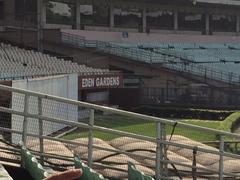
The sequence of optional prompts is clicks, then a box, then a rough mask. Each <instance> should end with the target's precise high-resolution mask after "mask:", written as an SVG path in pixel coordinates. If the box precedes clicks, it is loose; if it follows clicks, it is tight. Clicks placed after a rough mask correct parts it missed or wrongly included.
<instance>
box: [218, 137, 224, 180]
mask: <svg viewBox="0 0 240 180" xmlns="http://www.w3.org/2000/svg"><path fill="white" fill-rule="evenodd" d="M219 152H220V159H219V180H223V176H224V169H223V168H224V167H223V155H222V153H223V152H224V136H223V135H221V136H220V147H219Z"/></svg>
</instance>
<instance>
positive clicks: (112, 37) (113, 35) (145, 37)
mask: <svg viewBox="0 0 240 180" xmlns="http://www.w3.org/2000/svg"><path fill="white" fill-rule="evenodd" d="M61 31H62V32H66V33H70V34H76V35H80V36H84V37H86V39H89V40H100V41H115V42H135V43H136V42H145V43H147V42H179V43H184V42H186V43H195V42H198V43H201V42H206V43H226V42H232V43H234V42H238V43H239V42H240V36H223V35H222V34H220V35H212V36H207V35H197V34H196V35H187V34H165V33H162V34H158V33H150V34H146V33H133V32H129V33H128V34H129V35H128V38H123V37H122V32H103V31H83V30H72V29H62V30H61ZM231 35H233V34H231Z"/></svg>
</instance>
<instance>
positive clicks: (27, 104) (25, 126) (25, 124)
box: [21, 94, 29, 168]
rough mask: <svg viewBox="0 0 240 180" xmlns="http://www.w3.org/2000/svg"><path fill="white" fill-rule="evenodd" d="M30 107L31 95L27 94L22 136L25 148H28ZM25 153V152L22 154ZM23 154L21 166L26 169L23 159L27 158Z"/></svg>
mask: <svg viewBox="0 0 240 180" xmlns="http://www.w3.org/2000/svg"><path fill="white" fill-rule="evenodd" d="M28 107H29V95H28V94H25V98H24V111H23V113H24V119H23V134H22V145H23V146H24V147H27V113H28ZM22 153H23V152H22ZM22 153H21V159H22V161H21V162H22V163H21V166H22V167H23V168H25V163H24V161H23V159H24V158H25V157H24V155H23V154H22Z"/></svg>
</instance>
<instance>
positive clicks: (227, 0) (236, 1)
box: [192, 0, 240, 6]
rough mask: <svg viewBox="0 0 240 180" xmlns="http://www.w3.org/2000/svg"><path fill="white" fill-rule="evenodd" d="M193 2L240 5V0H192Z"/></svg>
mask: <svg viewBox="0 0 240 180" xmlns="http://www.w3.org/2000/svg"><path fill="white" fill-rule="evenodd" d="M192 1H193V4H195V3H196V4H197V3H208V4H223V5H231V6H232V5H234V6H240V0H192Z"/></svg>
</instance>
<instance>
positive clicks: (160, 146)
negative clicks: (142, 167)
mask: <svg viewBox="0 0 240 180" xmlns="http://www.w3.org/2000/svg"><path fill="white" fill-rule="evenodd" d="M0 90H2V91H9V92H12V93H19V94H23V95H25V101H24V111H23V112H20V111H16V110H13V109H12V108H6V107H2V106H1V107H0V112H5V113H10V114H12V115H18V116H22V117H24V121H23V128H22V130H21V131H18V130H13V129H11V128H9V129H8V128H4V127H0V131H1V132H10V133H16V134H20V135H22V141H23V145H24V146H27V142H26V139H27V137H28V136H31V137H35V138H38V139H39V140H40V151H39V152H35V154H37V155H39V156H40V160H41V163H44V158H45V157H54V158H57V159H62V160H66V161H70V162H72V161H73V157H72V158H69V157H65V156H62V155H50V154H46V153H45V152H44V146H43V139H48V140H54V141H59V142H63V143H66V144H75V145H82V146H84V144H82V143H81V142H74V141H70V140H64V139H60V138H57V137H50V136H46V135H43V126H42V121H43V120H44V121H50V122H55V123H61V124H65V125H69V126H72V127H80V128H85V129H87V130H88V145H87V146H88V165H89V166H90V167H91V166H92V165H93V164H94V162H93V159H92V158H93V157H92V155H93V154H92V153H93V148H96V149H100V150H105V151H110V152H117V153H123V154H126V155H128V154H131V153H130V152H125V151H121V150H113V149H109V148H105V147H100V146H96V145H93V137H94V133H93V131H95V130H96V131H100V132H104V133H111V134H116V135H120V136H126V137H131V138H136V139H139V140H145V141H149V142H154V143H156V144H157V147H156V158H152V157H146V156H142V158H146V159H152V160H153V159H154V160H155V161H156V165H155V168H156V174H155V178H156V179H168V175H167V171H166V169H164V167H166V166H165V165H166V164H173V163H174V164H176V165H181V166H186V167H190V168H192V169H193V172H195V171H196V166H195V165H196V162H193V165H192V166H189V165H186V164H181V163H179V162H174V161H170V160H169V159H167V158H166V157H167V155H166V146H176V147H181V148H184V149H190V150H195V151H198V152H205V153H209V154H213V155H218V156H219V157H220V158H219V172H215V173H217V174H218V176H219V179H220V180H223V179H224V177H225V176H231V177H240V175H239V174H234V173H228V172H224V163H223V160H224V158H225V157H231V158H235V159H238V160H240V155H237V154H232V153H228V152H225V151H224V142H225V137H231V138H240V135H239V134H233V133H230V132H224V131H220V130H213V129H210V128H205V127H200V126H196V125H189V124H185V123H182V122H177V125H178V127H182V128H187V129H191V130H196V131H201V132H202V133H212V134H215V135H218V136H219V137H220V149H219V151H214V150H210V149H205V148H202V147H192V146H190V145H185V144H179V143H177V142H172V141H170V140H166V125H170V126H176V121H173V120H168V119H163V118H158V117H152V116H147V115H142V114H137V113H133V112H128V111H123V110H119V109H114V108H110V107H104V106H99V105H95V104H90V103H86V102H81V101H76V100H70V99H66V98H62V97H57V96H52V95H47V94H43V93H37V92H33V91H28V90H23V89H18V88H13V87H8V86H4V85H0ZM30 96H31V97H32V96H33V97H37V99H38V109H39V111H38V113H37V114H31V113H29V111H28V110H29V97H30ZM43 99H47V100H50V101H51V100H52V101H57V102H61V103H67V104H71V105H77V106H80V107H84V108H87V109H90V118H89V122H88V123H81V122H72V121H69V120H65V119H59V118H53V117H49V116H47V115H43V113H42V100H43ZM95 111H102V112H108V113H114V114H117V115H123V116H127V117H131V118H135V119H140V120H146V121H149V122H152V123H156V137H150V136H143V135H139V134H134V133H129V132H124V131H119V130H116V129H110V128H105V127H100V126H96V125H94V119H95V118H94V112H95ZM29 118H34V119H38V121H39V134H30V133H28V132H27V126H28V119H29ZM12 150H14V151H17V152H19V149H12ZM139 156H140V157H141V155H139ZM194 164H195V165H194ZM103 166H106V165H103ZM108 168H111V167H110V166H109V167H108ZM211 171H212V170H211V169H209V172H211ZM193 174H194V173H193Z"/></svg>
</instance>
